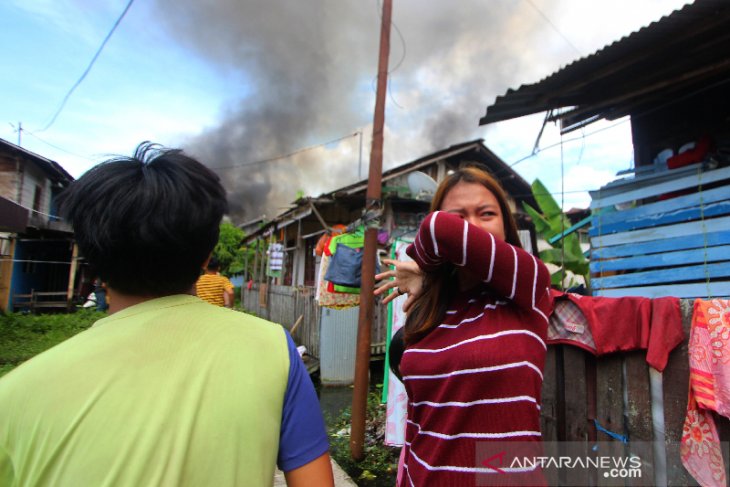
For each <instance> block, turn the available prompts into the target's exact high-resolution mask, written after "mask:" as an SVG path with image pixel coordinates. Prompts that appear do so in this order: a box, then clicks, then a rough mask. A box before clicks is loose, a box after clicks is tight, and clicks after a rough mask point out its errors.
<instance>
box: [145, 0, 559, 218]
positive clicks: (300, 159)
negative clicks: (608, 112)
mask: <svg viewBox="0 0 730 487" xmlns="http://www.w3.org/2000/svg"><path fill="white" fill-rule="evenodd" d="M545 5H549V4H545ZM156 7H157V9H158V18H159V19H160V21H161V23H162V25H163V26H164V27H165V28H167V30H168V32H169V35H170V36H173V37H174V38H175V40H176V42H177V43H179V44H182V45H183V46H184V47H185V48H187V49H189V50H190V51H191V53H193V55H195V56H198V57H201V58H203V59H205V60H207V62H209V63H211V64H214V65H216V66H218V67H219V69H220V71H221V73H228V74H229V75H230V77H231V78H235V79H242V80H244V81H245V86H242V87H241V91H240V92H241V94H235V93H232V94H231V95H230V99H231V106H230V107H227V108H226V110H225V112H224V113H223V114H222V116H221V119H220V124H219V125H218V126H216V127H212V128H209V129H208V130H206V131H205V132H203V133H201V134H199V135H198V136H197V137H195V138H193V139H191V140H188V141H187V142H186V143H185V146H186V149H187V150H188V151H190V152H191V153H193V154H195V155H197V156H199V157H200V158H201V159H202V160H205V161H207V162H208V164H209V165H210V166H211V167H216V168H221V167H223V168H227V167H230V166H236V167H235V168H233V169H217V171H218V172H219V173H220V174H221V176H222V177H223V179H224V181H225V184H226V186H227V188H228V190H229V199H230V200H231V208H232V213H233V214H232V217H233V220H234V221H236V222H240V221H244V220H247V219H251V218H255V217H258V216H259V215H261V214H262V213H265V214H266V215H267V216H269V217H271V216H274V215H275V214H277V213H279V212H280V211H281V210H282V208H283V207H285V206H286V205H287V204H289V203H290V202H291V201H292V200H294V198H295V196H296V194H297V191H300V190H302V191H304V193H305V194H307V195H312V196H316V195H318V194H320V193H322V192H325V191H331V190H334V189H336V188H337V187H338V186H341V185H344V184H349V183H352V182H354V181H356V180H357V161H358V138H357V137H351V138H348V139H346V140H343V141H341V142H340V143H339V144H333V145H332V146H331V147H326V148H322V149H317V150H314V151H309V152H303V153H300V154H297V155H296V156H294V157H292V158H289V159H286V160H278V161H271V162H267V163H264V164H253V165H245V164H247V163H251V162H255V161H260V160H262V159H267V158H270V157H274V156H277V155H280V154H286V153H290V152H293V151H295V150H296V149H298V148H300V147H305V146H310V145H313V144H316V143H319V142H322V141H327V140H332V139H334V138H337V137H340V136H343V135H346V134H348V133H351V132H354V131H356V130H358V129H360V128H365V129H366V130H365V132H366V133H365V142H364V163H363V166H364V169H363V173H364V174H366V172H367V171H366V170H367V162H368V155H369V149H370V145H369V144H370V139H369V130H370V124H371V122H372V111H373V106H374V97H375V94H374V92H373V87H374V76H375V73H376V69H377V51H378V41H379V29H380V18H379V6H378V3H377V2H375V1H363V0H359V1H356V0H349V1H348V0H307V1H305V2H301V1H292V0H245V1H244V0H216V1H215V2H200V1H199V0H175V1H174V2H173V1H172V0H157V3H156ZM544 8H545V7H544ZM393 20H394V22H395V23H396V25H397V26H398V29H399V30H400V32H401V33H402V34H403V37H404V39H405V58H404V59H403V61H402V62H401V63H400V66H399V67H398V69H397V70H396V71H395V72H393V73H392V75H391V95H390V96H391V97H390V98H389V99H388V102H387V110H388V111H387V114H386V123H387V124H388V131H387V132H386V137H387V139H386V153H385V157H386V163H385V167H386V168H388V167H390V166H392V165H393V164H396V163H398V164H400V163H404V162H407V161H409V160H411V159H414V158H416V157H420V156H422V155H425V154H427V153H428V152H430V151H432V150H436V149H440V148H443V147H445V146H448V145H449V144H454V143H459V142H462V141H465V140H468V139H471V138H475V137H479V136H483V134H484V129H483V128H479V127H478V119H479V117H480V116H481V115H483V110H484V108H485V107H486V105H487V104H489V103H491V102H492V101H493V100H494V97H495V96H496V95H497V94H501V93H503V92H504V91H505V90H506V89H507V88H508V87H510V86H511V84H510V83H514V80H515V79H516V73H526V75H525V76H526V78H525V77H524V76H523V77H522V79H528V80H529V79H533V78H534V74H533V72H534V70H535V68H534V66H535V65H536V64H539V63H537V62H536V60H534V59H530V57H529V56H525V51H526V50H527V48H528V46H530V45H531V43H533V42H534V36H535V35H536V33H537V32H538V31H540V30H541V29H543V28H544V25H543V24H541V23H540V20H539V18H538V17H537V14H536V13H535V11H534V10H533V9H531V8H530V7H529V5H527V4H526V2H517V1H513V0H501V1H495V0H490V1H488V2H485V1H483V0H460V1H458V2H431V1H423V0H396V2H395V9H394V13H393ZM391 44H392V49H391V67H395V65H396V63H398V62H399V60H400V59H401V58H402V55H403V52H404V47H403V44H402V43H401V41H400V38H399V35H398V33H397V32H396V31H395V30H393V32H392V35H391ZM517 79H520V78H519V77H517Z"/></svg>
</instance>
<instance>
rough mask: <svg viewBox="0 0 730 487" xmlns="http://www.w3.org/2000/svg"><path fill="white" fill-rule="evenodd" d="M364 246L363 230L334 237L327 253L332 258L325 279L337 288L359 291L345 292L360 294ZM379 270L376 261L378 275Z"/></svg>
mask: <svg viewBox="0 0 730 487" xmlns="http://www.w3.org/2000/svg"><path fill="white" fill-rule="evenodd" d="M364 245H365V234H364V231H363V230H362V229H358V230H357V231H355V232H353V233H343V234H342V235H337V236H334V237H332V238H331V239H330V244H329V247H328V248H327V250H326V251H325V252H326V253H329V255H331V256H332V260H331V261H330V267H329V270H328V271H327V275H326V276H325V279H326V280H327V281H329V282H331V283H332V284H333V285H335V286H345V287H349V288H355V289H357V291H356V290H355V289H349V290H343V291H345V292H359V288H360V283H361V282H362V275H361V274H362V259H363V251H364ZM379 270H380V265H379V263H378V262H377V261H376V263H375V272H376V273H378V272H379Z"/></svg>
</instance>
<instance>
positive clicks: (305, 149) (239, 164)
mask: <svg viewBox="0 0 730 487" xmlns="http://www.w3.org/2000/svg"><path fill="white" fill-rule="evenodd" d="M358 134H359V132H354V133H352V134H347V135H343V136H342V137H338V138H336V139H333V140H330V141H328V142H322V143H321V144H317V145H310V146H309V147H303V148H301V149H298V150H295V151H294V152H289V153H288V154H282V155H280V156H276V157H269V158H266V159H261V160H258V161H252V162H242V163H238V164H231V165H229V166H209V167H210V169H232V168H234V167H250V166H257V165H259V164H265V163H267V162H272V161H278V160H280V159H288V158H289V157H292V156H294V155H297V154H301V153H302V152H307V151H310V150H314V149H318V148H320V147H324V146H326V145H330V144H333V143H335V142H339V141H341V140H345V139H348V138H350V137H355V136H357V135H358Z"/></svg>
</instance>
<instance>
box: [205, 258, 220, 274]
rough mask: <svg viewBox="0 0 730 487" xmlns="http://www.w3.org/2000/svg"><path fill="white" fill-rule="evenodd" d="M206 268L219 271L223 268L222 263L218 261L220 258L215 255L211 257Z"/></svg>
mask: <svg viewBox="0 0 730 487" xmlns="http://www.w3.org/2000/svg"><path fill="white" fill-rule="evenodd" d="M206 268H207V269H208V270H209V271H217V270H218V269H220V268H221V263H220V262H218V259H216V258H215V257H211V258H210V260H209V261H208V265H207V266H206Z"/></svg>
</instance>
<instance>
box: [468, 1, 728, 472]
mask: <svg viewBox="0 0 730 487" xmlns="http://www.w3.org/2000/svg"><path fill="white" fill-rule="evenodd" d="M728 32H730V3H728V2H727V1H724V0H697V1H695V2H694V3H692V4H689V5H686V6H685V7H683V8H682V9H679V10H677V11H675V12H673V13H671V14H670V15H667V16H666V17H663V18H662V19H660V20H659V21H657V22H654V23H652V24H651V25H649V26H647V27H645V28H642V29H641V30H639V31H637V32H634V33H633V34H631V35H629V36H626V37H624V38H622V39H620V40H618V41H616V42H614V43H613V44H611V45H609V46H607V47H605V48H603V49H602V50H600V51H598V52H596V53H594V54H591V55H589V56H587V57H585V58H582V59H580V60H578V61H575V62H573V63H572V64H569V65H568V66H566V67H564V68H562V69H560V70H559V71H557V72H555V73H554V74H552V75H550V76H548V77H547V78H545V79H543V80H541V81H539V82H537V83H534V84H527V85H522V86H520V87H519V88H517V89H515V90H509V91H508V92H507V93H506V94H505V95H503V96H500V97H498V98H497V100H496V101H495V103H494V104H493V105H491V106H489V107H488V108H487V113H486V115H485V116H484V117H483V118H482V119H481V123H482V124H486V123H493V122H498V121H500V120H507V119H510V118H515V117H520V116H523V115H528V114H532V113H537V112H545V111H546V112H548V116H547V120H553V121H558V122H559V123H560V127H561V130H562V132H563V133H567V132H570V131H571V130H575V129H578V128H581V127H584V126H586V125H588V124H590V123H592V122H594V121H596V120H599V119H606V120H615V119H618V118H620V117H624V116H629V117H630V120H631V127H632V136H633V144H634V161H635V168H634V170H633V171H632V173H631V174H629V175H622V176H621V177H619V178H617V179H616V180H615V181H613V182H611V183H609V184H607V185H605V186H603V187H601V188H598V189H597V190H596V191H593V192H592V193H591V196H592V203H591V209H592V210H593V219H592V222H591V228H590V230H589V234H590V238H591V260H592V262H591V271H592V275H593V281H592V284H593V293H594V294H595V295H598V296H607V297H618V296H644V297H650V298H655V297H659V296H677V297H680V298H687V299H682V300H681V304H682V314H683V320H684V331H685V337H686V338H685V340H684V342H683V343H682V345H681V346H680V347H679V348H678V349H676V350H675V351H674V352H672V354H671V355H670V360H669V365H668V366H667V368H666V369H665V370H664V372H663V374H660V373H658V372H657V371H656V370H653V369H649V367H648V366H647V365H646V363H645V362H644V360H643V353H641V352H633V353H622V354H614V355H610V356H606V357H599V358H596V357H594V356H592V355H590V354H588V353H585V352H583V351H582V350H580V349H577V348H573V347H569V346H565V345H558V346H551V347H549V349H548V361H547V364H546V370H545V385H544V388H543V405H542V410H541V411H542V417H543V418H542V419H543V436H544V438H545V439H546V440H557V441H560V442H566V441H567V442H571V441H572V442H588V443H593V444H595V443H596V442H597V441H608V442H612V441H613V442H614V444H616V442H617V441H621V442H623V444H621V443H618V445H619V446H618V447H617V449H618V450H620V451H622V452H631V451H632V449H633V447H634V445H637V444H639V443H641V442H644V443H645V444H649V445H653V446H654V448H653V449H651V451H649V452H648V453H647V454H646V455H644V456H643V457H642V462H643V463H644V466H645V467H646V470H645V471H646V472H648V475H649V478H643V479H633V480H626V482H627V485H677V486H679V485H682V486H684V485H697V481H696V480H695V479H694V478H693V477H692V476H691V475H690V474H689V473H688V472H687V471H686V470H685V468H684V467H683V465H682V463H681V461H680V446H679V444H680V439H681V438H682V437H683V420H684V418H685V411H686V408H687V402H688V401H687V391H688V389H689V359H688V345H689V343H688V342H689V340H688V337H689V332H690V321H691V319H692V303H693V300H694V298H702V299H704V300H707V299H709V298H717V297H727V296H730V252H728V250H730V247H728V244H729V243H730V150H729V149H730V96H728V95H727V93H728V89H730V36H728ZM718 303H719V301H718ZM714 416H715V418H716V421H717V427H718V433H719V440H721V441H722V442H727V441H728V440H730V421H728V418H726V417H724V416H722V415H720V414H715V415H714ZM609 433H611V434H609ZM684 434H685V436H686V435H687V434H688V432H687V431H685V432H684ZM692 434H694V433H692ZM724 445H727V443H724ZM723 456H724V462H725V475H726V474H727V469H728V465H729V464H730V455H728V451H727V448H723ZM564 473H565V474H566V475H567V476H568V477H571V476H574V475H585V473H584V472H583V473H581V472H564ZM562 481H563V482H573V483H569V485H589V484H590V485H616V484H614V483H611V481H612V480H611V479H605V478H601V477H597V478H596V477H593V478H589V477H586V476H584V477H583V478H577V479H576V478H572V479H570V478H568V479H567V480H566V479H562Z"/></svg>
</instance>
